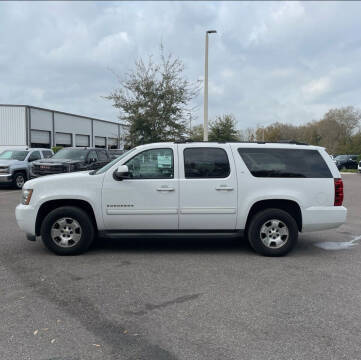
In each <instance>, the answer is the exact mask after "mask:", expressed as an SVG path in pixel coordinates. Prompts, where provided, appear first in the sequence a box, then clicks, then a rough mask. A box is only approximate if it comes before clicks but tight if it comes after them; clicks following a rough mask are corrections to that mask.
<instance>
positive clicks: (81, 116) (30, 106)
mask: <svg viewBox="0 0 361 360" xmlns="http://www.w3.org/2000/svg"><path fill="white" fill-rule="evenodd" d="M0 106H9V107H27V108H32V109H37V110H45V111H51V112H54V113H58V114H64V115H71V116H76V117H80V118H84V119H90V120H97V121H103V122H107V123H111V124H117V125H123V124H122V123H120V122H117V121H111V120H104V119H97V118H94V117H91V116H85V115H78V114H73V113H68V112H64V111H59V110H53V109H48V108H43V107H38V106H32V105H23V104H0Z"/></svg>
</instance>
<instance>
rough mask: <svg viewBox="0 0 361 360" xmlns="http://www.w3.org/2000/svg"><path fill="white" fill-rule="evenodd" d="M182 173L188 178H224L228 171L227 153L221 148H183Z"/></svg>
mask: <svg viewBox="0 0 361 360" xmlns="http://www.w3.org/2000/svg"><path fill="white" fill-rule="evenodd" d="M183 155H184V173H185V177H186V178H189V179H202V178H226V177H227V176H228V175H229V173H230V166H229V161H228V156H227V153H226V151H225V150H224V149H221V148H204V147H202V148H188V149H184V152H183Z"/></svg>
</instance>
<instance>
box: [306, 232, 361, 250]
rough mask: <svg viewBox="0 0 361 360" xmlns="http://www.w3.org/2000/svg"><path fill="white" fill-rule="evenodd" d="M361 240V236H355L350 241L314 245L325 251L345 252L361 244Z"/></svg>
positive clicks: (325, 242)
mask: <svg viewBox="0 0 361 360" xmlns="http://www.w3.org/2000/svg"><path fill="white" fill-rule="evenodd" d="M360 240H361V235H359V236H355V237H354V238H353V239H352V240H350V241H341V242H339V241H320V242H317V243H315V244H313V245H315V246H317V247H318V248H321V249H323V250H345V249H349V248H351V247H353V246H356V245H358V244H359V241H360Z"/></svg>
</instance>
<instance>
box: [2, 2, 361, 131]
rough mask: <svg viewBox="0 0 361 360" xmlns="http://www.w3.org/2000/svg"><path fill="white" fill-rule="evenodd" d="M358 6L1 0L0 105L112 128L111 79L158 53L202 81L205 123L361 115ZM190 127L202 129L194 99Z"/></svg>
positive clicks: (261, 122) (247, 123) (113, 81)
mask: <svg viewBox="0 0 361 360" xmlns="http://www.w3.org/2000/svg"><path fill="white" fill-rule="evenodd" d="M360 14H361V3H360V2H349V3H345V2H259V3H254V2H253V3H247V2H77V3H73V2H34V3H32V2H19V3H16V2H5V3H4V2H1V3H0V37H1V39H0V103H10V104H28V105H34V106H40V107H47V108H53V109H57V110H62V111H66V112H73V113H77V114H82V115H89V116H94V117H99V118H103V119H109V120H116V119H117V111H116V110H115V109H113V108H112V106H111V103H110V102H109V101H106V100H104V99H103V98H102V97H101V96H104V95H107V94H109V92H110V91H111V90H112V89H114V88H115V87H116V86H117V80H116V78H115V77H114V75H113V74H112V73H111V72H110V71H109V69H113V70H114V71H116V72H118V73H120V74H122V73H124V72H126V71H128V70H131V69H132V66H133V63H134V60H135V59H136V58H137V57H139V56H142V57H143V56H147V55H148V54H151V53H154V54H157V53H159V44H160V42H161V41H162V42H163V44H164V46H165V49H166V50H168V51H171V52H172V53H173V54H174V55H176V56H177V57H179V58H180V59H181V60H182V61H183V62H184V64H185V67H186V68H185V76H186V77H187V78H188V79H189V80H197V79H203V74H204V33H205V31H206V30H207V29H216V30H217V31H218V34H216V35H212V36H211V38H210V53H209V117H210V118H211V119H212V118H214V117H215V116H216V115H218V114H223V113H226V112H227V113H233V114H234V115H235V116H236V118H237V120H238V126H239V128H241V129H245V128H247V127H250V126H256V125H257V124H258V125H268V124H270V123H272V122H274V121H281V122H290V123H293V124H300V123H304V122H307V121H310V120H312V119H319V118H320V117H321V116H322V115H323V114H324V113H325V112H326V111H327V110H328V109H329V108H331V107H340V106H345V105H354V106H360V105H361V22H360ZM196 103H197V104H198V105H199V110H198V111H197V114H196V115H197V120H196V121H197V122H198V123H199V122H201V120H202V119H203V111H202V103H203V93H202V92H201V93H200V95H199V97H198V99H196Z"/></svg>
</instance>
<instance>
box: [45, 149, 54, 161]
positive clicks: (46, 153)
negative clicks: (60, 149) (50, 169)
mask: <svg viewBox="0 0 361 360" xmlns="http://www.w3.org/2000/svg"><path fill="white" fill-rule="evenodd" d="M43 156H44V159H49V158H51V157H52V156H53V153H52V152H51V151H50V150H43Z"/></svg>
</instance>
